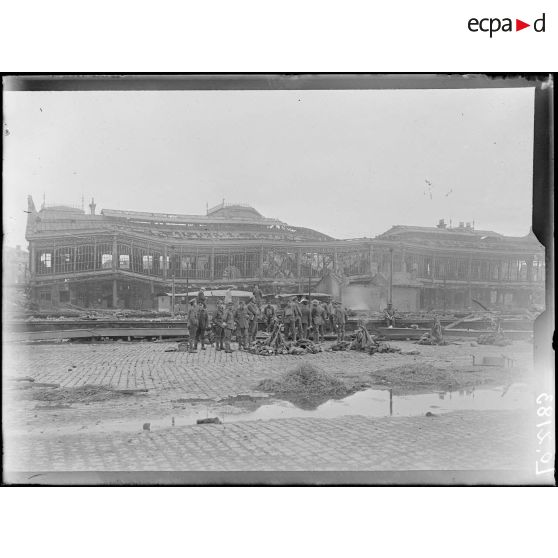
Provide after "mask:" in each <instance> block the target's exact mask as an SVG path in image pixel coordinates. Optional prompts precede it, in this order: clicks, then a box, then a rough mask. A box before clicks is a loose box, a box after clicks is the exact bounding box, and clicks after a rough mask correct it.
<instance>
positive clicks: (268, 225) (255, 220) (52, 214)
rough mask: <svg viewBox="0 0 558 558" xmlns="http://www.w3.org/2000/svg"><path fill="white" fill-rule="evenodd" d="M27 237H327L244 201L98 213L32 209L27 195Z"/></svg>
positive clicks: (68, 209) (75, 210) (245, 238)
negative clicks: (202, 211)
mask: <svg viewBox="0 0 558 558" xmlns="http://www.w3.org/2000/svg"><path fill="white" fill-rule="evenodd" d="M28 206H29V207H28V214H29V215H28V219H27V231H26V236H27V238H28V239H30V238H37V237H45V238H46V237H48V236H49V235H60V234H64V233H67V234H72V233H74V234H76V233H78V232H83V233H95V232H107V231H115V232H128V233H130V234H141V235H143V236H146V235H147V236H153V237H156V238H157V239H160V240H161V239H169V240H173V241H180V240H228V239H231V240H238V239H241V240H269V239H271V240H303V241H304V240H331V237H330V236H327V235H325V234H322V233H320V232H318V231H315V230H313V229H308V228H305V227H295V226H292V225H288V224H287V223H284V222H282V221H280V220H278V219H272V218H268V217H264V216H262V215H261V214H260V213H259V212H258V211H257V210H256V209H254V208H253V207H251V206H249V205H246V204H225V203H222V204H219V205H218V206H215V207H213V208H211V209H209V210H208V211H207V214H206V215H191V214H183V213H150V212H145V211H123V210H119V209H103V210H102V211H101V212H100V214H91V213H85V212H84V211H83V210H82V209H79V208H75V207H70V206H50V207H44V206H43V207H42V208H41V209H40V210H39V211H37V210H36V209H35V205H34V203H33V199H32V198H31V197H30V196H29V198H28Z"/></svg>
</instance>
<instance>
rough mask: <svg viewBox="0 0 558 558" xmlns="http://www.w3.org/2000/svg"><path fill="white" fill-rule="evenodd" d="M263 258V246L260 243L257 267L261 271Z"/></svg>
mask: <svg viewBox="0 0 558 558" xmlns="http://www.w3.org/2000/svg"><path fill="white" fill-rule="evenodd" d="M263 258H264V247H263V244H261V245H260V259H259V262H258V267H259V269H261V270H262V271H263ZM262 275H263V274H262Z"/></svg>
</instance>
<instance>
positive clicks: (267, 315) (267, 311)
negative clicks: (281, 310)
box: [263, 302, 275, 333]
mask: <svg viewBox="0 0 558 558" xmlns="http://www.w3.org/2000/svg"><path fill="white" fill-rule="evenodd" d="M263 315H264V319H265V329H266V331H267V332H268V333H269V332H270V331H271V329H272V328H273V318H275V308H273V306H272V305H271V303H270V302H268V303H267V304H266V305H265V307H264V309H263Z"/></svg>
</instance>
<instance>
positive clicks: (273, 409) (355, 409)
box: [229, 384, 533, 422]
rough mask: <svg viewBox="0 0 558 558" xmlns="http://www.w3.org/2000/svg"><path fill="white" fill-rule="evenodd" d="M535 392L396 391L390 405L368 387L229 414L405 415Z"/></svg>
mask: <svg viewBox="0 0 558 558" xmlns="http://www.w3.org/2000/svg"><path fill="white" fill-rule="evenodd" d="M532 401H533V397H532V394H531V393H530V391H529V390H528V389H526V387H525V386H522V385H519V384H516V385H514V386H511V387H509V388H508V389H507V391H504V388H494V389H477V390H467V391H454V392H438V393H425V394H417V395H394V396H393V398H392V400H391V405H390V394H389V391H388V390H376V389H367V390H364V391H359V392H357V393H355V394H353V395H350V396H349V397H346V398H345V399H339V400H330V401H327V402H326V403H324V404H323V405H320V406H319V407H318V408H317V409H314V410H311V411H307V410H304V409H299V408H297V407H295V406H294V405H293V404H291V403H288V402H285V401H281V402H274V403H271V404H266V405H262V406H261V407H259V408H258V409H257V410H256V411H254V412H252V413H247V414H242V415H238V416H236V417H230V418H229V422H233V421H234V422H237V421H248V420H260V419H262V420H269V419H277V418H290V417H316V418H335V417H340V416H344V415H362V416H366V417H386V416H390V415H391V416H396V417H406V416H416V415H424V414H425V413H427V412H428V411H430V412H433V413H434V414H441V413H448V412H450V411H458V410H459V411H461V410H513V409H524V408H528V407H529V406H530V405H532Z"/></svg>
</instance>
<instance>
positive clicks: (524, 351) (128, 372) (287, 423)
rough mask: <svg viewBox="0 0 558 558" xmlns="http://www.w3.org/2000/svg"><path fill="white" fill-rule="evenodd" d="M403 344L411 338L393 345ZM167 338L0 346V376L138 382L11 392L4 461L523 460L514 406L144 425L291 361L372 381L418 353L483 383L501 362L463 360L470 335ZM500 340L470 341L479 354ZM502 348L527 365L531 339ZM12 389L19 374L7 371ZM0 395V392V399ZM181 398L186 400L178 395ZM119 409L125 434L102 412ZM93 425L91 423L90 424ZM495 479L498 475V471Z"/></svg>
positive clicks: (526, 444) (365, 466)
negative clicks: (104, 392)
mask: <svg viewBox="0 0 558 558" xmlns="http://www.w3.org/2000/svg"><path fill="white" fill-rule="evenodd" d="M395 345H397V346H400V347H401V348H403V349H404V350H412V349H417V346H416V345H413V344H411V343H406V342H401V343H395ZM174 346H175V344H173V343H106V344H57V345H37V346H33V347H30V346H19V347H16V346H14V345H12V346H8V347H7V351H6V353H5V355H4V356H5V374H4V377H5V378H14V377H22V376H32V377H33V378H35V380H36V381H38V382H52V383H58V384H61V385H62V386H65V387H72V386H73V387H75V386H82V385H86V384H95V385H105V386H112V387H114V388H146V389H148V390H149V394H148V396H146V397H145V398H141V397H138V398H136V397H132V398H130V399H123V400H118V401H106V402H102V403H91V404H89V405H87V404H76V405H72V407H71V408H70V409H63V410H48V411H40V410H37V409H36V407H35V405H36V404H37V402H36V401H33V400H30V399H25V398H24V399H22V400H19V399H17V397H13V398H12V399H11V400H9V401H8V403H9V405H8V406H7V407H5V408H7V411H6V412H5V415H4V417H3V418H4V434H5V450H6V451H5V470H12V471H30V470H32V471H40V470H47V471H83V470H98V471H113V470H119V471H135V470H137V471H145V470H150V471H153V470H155V471H188V470H190V471H247V470H248V471H250V470H252V471H258V470H259V471H265V470H277V471H308V470H310V471H312V470H315V471H318V470H321V471H333V470H347V471H365V470H368V471H380V470H409V469H413V470H416V469H418V470H426V469H436V470H447V469H459V470H463V469H466V470H473V469H497V470H501V471H504V470H506V469H524V468H526V467H527V468H528V469H529V471H531V470H532V468H533V461H534V459H533V457H532V452H531V450H530V449H529V448H530V444H531V442H532V439H533V433H532V432H530V430H527V425H531V423H532V420H531V419H532V417H531V416H530V415H529V414H526V413H525V412H523V411H475V412H458V413H449V414H447V415H441V416H437V417H425V416H417V417H407V418H398V417H393V418H366V417H362V416H343V417H339V418H329V419H328V418H289V419H277V420H269V421H252V422H237V423H226V424H224V425H208V426H207V425H206V426H178V425H177V426H175V427H170V424H169V423H166V424H169V427H168V428H162V429H160V430H153V431H151V432H147V431H146V432H143V431H141V430H140V428H141V424H142V422H143V419H146V415H147V414H149V413H153V414H156V413H160V414H162V415H165V416H168V415H169V414H173V411H172V409H173V405H175V404H176V403H175V402H176V399H177V398H186V399H189V398H192V399H196V398H199V399H203V400H206V401H207V400H218V399H222V398H227V397H230V396H232V397H234V396H237V395H239V394H257V391H255V390H256V388H257V384H258V382H259V380H261V379H264V378H269V377H277V376H278V375H279V374H281V373H283V372H285V371H286V370H289V369H290V368H292V367H293V366H295V365H296V363H298V362H301V361H307V362H312V363H314V364H316V365H318V366H319V367H320V368H322V369H323V370H325V371H326V372H329V373H330V374H332V375H335V376H336V377H338V378H340V379H342V380H344V381H345V382H349V383H351V382H357V381H362V380H365V381H366V380H368V381H370V378H371V372H372V373H373V372H374V370H377V369H380V368H386V367H392V366H399V365H404V364H412V363H416V362H421V363H424V364H432V365H435V366H438V367H444V368H446V369H450V370H451V369H452V368H455V369H457V368H461V369H463V368H464V367H465V368H466V367H469V368H470V369H469V368H468V369H467V371H466V372H467V375H468V377H471V378H473V379H475V381H476V380H478V381H479V382H480V383H482V382H483V381H484V380H485V379H486V378H491V379H492V380H493V379H494V377H495V374H496V376H498V374H499V375H500V376H499V377H501V379H505V378H506V377H508V376H509V375H510V372H509V371H507V370H501V371H499V372H498V371H495V370H489V369H483V368H482V367H480V368H478V369H473V368H472V367H471V360H472V359H471V353H472V352H473V348H472V347H471V345H470V343H463V344H462V345H451V346H447V347H418V349H419V351H420V355H418V356H417V355H392V354H385V355H374V356H372V357H371V356H370V355H366V354H361V353H357V352H354V351H351V352H347V353H343V352H337V353H332V352H328V353H321V354H316V355H305V356H303V357H294V356H287V355H285V356H277V357H263V356H254V355H251V354H247V353H243V352H235V353H233V354H232V355H228V354H225V353H219V352H216V351H214V350H213V349H209V350H207V351H203V352H202V351H200V352H198V353H196V354H189V353H179V352H166V349H169V348H172V347H174ZM495 350H496V351H500V352H502V349H499V348H496V349H495V348H493V347H475V348H474V352H475V354H477V355H479V356H483V355H493V354H494V353H495ZM506 351H507V353H508V354H509V355H510V356H512V358H515V359H516V361H517V362H518V363H519V364H520V365H525V366H527V365H528V363H529V360H530V359H531V354H532V346H529V345H528V344H519V343H517V344H515V343H514V345H513V346H512V347H509V348H506ZM8 384H9V386H10V389H8V390H5V392H6V393H7V394H9V393H11V394H12V395H16V392H17V391H18V390H16V389H13V386H15V385H16V384H17V382H10V381H9V380H7V381H6V384H5V385H8ZM6 397H7V395H6V396H5V402H6ZM187 405H188V403H187ZM123 417H124V418H129V419H131V420H132V421H133V423H134V425H135V424H136V421H137V430H135V426H134V427H133V429H132V430H129V431H128V432H125V431H119V430H118V428H108V427H107V428H106V430H103V428H104V424H105V423H104V422H103V423H101V419H102V421H107V423H106V424H108V422H110V421H111V420H112V421H113V422H115V421H118V420H120V419H121V418H123ZM99 423H101V424H99ZM493 482H497V478H495V479H494V481H493Z"/></svg>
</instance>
